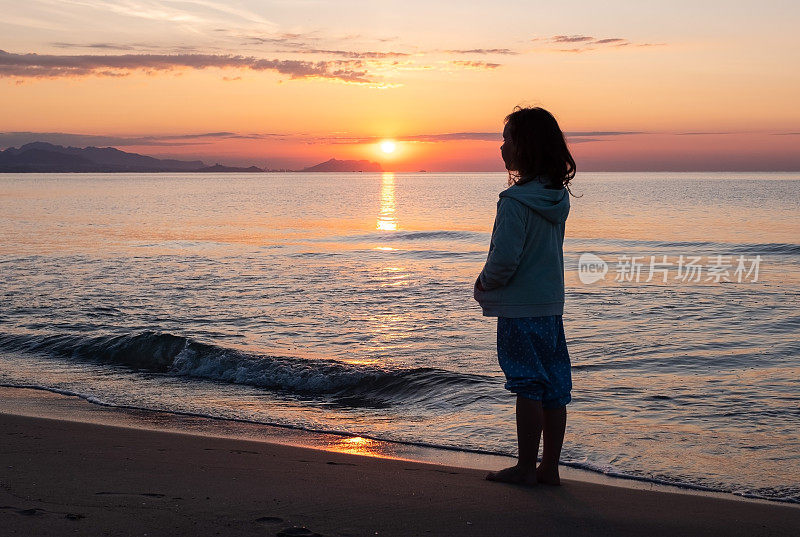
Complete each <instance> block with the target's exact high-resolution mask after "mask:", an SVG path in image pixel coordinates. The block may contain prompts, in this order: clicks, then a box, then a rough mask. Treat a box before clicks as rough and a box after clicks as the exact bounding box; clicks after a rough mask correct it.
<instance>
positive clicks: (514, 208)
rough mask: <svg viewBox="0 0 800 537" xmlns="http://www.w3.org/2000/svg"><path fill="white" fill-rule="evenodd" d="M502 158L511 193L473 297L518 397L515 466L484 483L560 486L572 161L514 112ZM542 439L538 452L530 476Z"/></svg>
mask: <svg viewBox="0 0 800 537" xmlns="http://www.w3.org/2000/svg"><path fill="white" fill-rule="evenodd" d="M500 153H501V155H502V157H503V161H504V162H505V165H506V169H507V170H508V177H509V179H508V183H509V185H510V186H509V188H508V189H506V190H504V191H503V192H501V193H500V201H498V203H497V216H496V218H495V222H494V228H493V229H492V241H491V245H490V247H489V256H488V258H487V260H486V264H485V265H484V267H483V270H482V271H481V273H480V276H478V279H477V280H476V282H475V290H474V297H475V300H477V301H478V303H479V304H480V305H481V308H482V309H483V315H485V316H488V317H497V356H498V360H499V362H500V367H501V368H502V370H503V372H504V373H505V376H506V383H505V387H506V389H507V390H509V391H511V392H513V393H515V394H517V409H516V411H517V442H518V445H519V460H518V462H517V464H516V466H512V467H510V468H506V469H504V470H500V471H498V472H491V473H490V474H489V475H487V476H486V479H488V480H490V481H503V482H508V483H521V484H529V485H533V484H535V483H537V482H538V483H547V484H550V485H559V484H560V479H559V475H558V460H559V457H560V455H561V444H562V442H563V439H564V429H565V427H566V423H567V410H566V405H567V403H569V402H570V400H571V397H570V390H571V389H572V378H571V374H570V361H569V353H568V352H567V344H566V341H565V338H564V326H563V324H562V320H561V316H562V314H563V313H564V254H563V244H564V223H565V222H566V220H567V215H568V214H569V194H571V192H570V190H569V182H570V180H571V179H572V178H573V177H574V176H575V161H574V160H573V158H572V155H571V154H570V152H569V149H568V148H567V144H566V141H565V140H564V134H563V133H562V132H561V129H560V128H559V126H558V123H557V122H556V120H555V118H554V117H553V116H552V115H551V114H550V113H549V112H547V111H546V110H543V109H542V108H520V107H517V108H516V109H515V110H514V112H513V113H511V114H509V115H508V116H507V117H506V118H505V128H504V129H503V145H502V146H501V147H500ZM540 437H543V439H544V442H543V443H544V446H543V452H542V462H541V464H540V465H539V467H538V468H537V467H536V460H537V455H538V453H539V438H540Z"/></svg>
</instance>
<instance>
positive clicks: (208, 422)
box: [0, 385, 800, 506]
mask: <svg viewBox="0 0 800 537" xmlns="http://www.w3.org/2000/svg"><path fill="white" fill-rule="evenodd" d="M0 401H3V407H2V409H0V415H3V414H6V415H16V416H22V417H30V418H43V419H55V420H60V421H68V422H74V423H85V424H94V425H102V426H111V427H122V428H131V429H140V430H146V431H153V432H167V433H174V434H187V435H193V436H200V437H211V438H224V439H232V440H245V441H254V442H261V443H270V444H278V445H283V446H291V447H298V448H304V449H314V450H320V451H326V452H335V453H345V454H353V455H361V456H367V457H374V458H378V459H387V460H402V461H409V462H416V463H423V464H434V465H440V466H447V467H457V468H462V469H465V470H481V471H486V470H489V469H498V468H503V467H506V466H509V465H511V464H513V463H514V460H515V459H514V458H513V457H509V456H503V455H497V454H487V453H480V452H473V451H463V450H458V449H454V448H446V447H437V446H426V445H421V444H414V443H406V442H398V441H387V440H380V439H373V438H369V437H360V436H354V435H347V434H344V433H337V432H319V431H309V430H306V429H302V428H297V427H292V426H290V425H277V424H261V423H255V422H249V421H246V420H237V419H230V418H218V417H211V416H198V415H192V414H185V413H180V412H173V411H169V410H153V409H139V408H132V407H119V406H114V405H108V404H104V403H99V402H93V401H90V400H88V399H86V398H85V397H82V396H79V395H74V394H66V393H61V392H58V391H55V390H51V389H47V388H42V387H11V386H6V385H0ZM560 473H561V476H562V479H566V480H571V481H579V482H583V483H592V484H597V485H604V486H611V487H622V488H628V489H632V490H646V491H658V492H666V493H673V494H684V495H692V496H700V497H708V498H717V499H722V500H731V501H739V502H748V503H759V504H766V505H788V506H798V505H800V504H796V503H794V502H783V501H780V500H771V499H766V498H759V497H751V496H744V495H737V494H733V493H730V492H724V491H717V490H711V489H704V488H700V487H692V486H679V485H673V484H667V483H660V482H656V481H647V480H641V479H636V478H634V477H627V476H619V477H618V476H613V475H607V474H604V473H601V472H599V471H592V470H589V469H584V468H578V467H574V466H569V465H564V464H561V465H560Z"/></svg>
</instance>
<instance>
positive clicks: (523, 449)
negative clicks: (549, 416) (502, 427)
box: [486, 395, 563, 485]
mask: <svg viewBox="0 0 800 537" xmlns="http://www.w3.org/2000/svg"><path fill="white" fill-rule="evenodd" d="M545 424H546V422H545V417H544V411H543V409H542V402H541V401H535V400H533V399H528V398H526V397H522V396H521V395H518V396H517V443H518V445H519V457H518V461H517V464H516V466H511V467H510V468H506V469H504V470H500V471H499V472H490V473H489V474H488V475H487V476H486V479H488V480H489V481H502V482H505V483H519V484H524V485H535V484H536V475H537V470H536V459H537V457H538V455H539V438H540V437H541V436H542V428H543V427H544V426H545ZM561 436H562V438H563V432H562V435H561ZM560 451H561V447H560V445H559V453H560ZM556 472H558V469H556Z"/></svg>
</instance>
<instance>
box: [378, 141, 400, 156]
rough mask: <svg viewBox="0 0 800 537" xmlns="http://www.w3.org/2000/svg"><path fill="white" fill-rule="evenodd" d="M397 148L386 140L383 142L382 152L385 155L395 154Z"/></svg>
mask: <svg viewBox="0 0 800 537" xmlns="http://www.w3.org/2000/svg"><path fill="white" fill-rule="evenodd" d="M396 147H397V146H396V145H395V143H394V142H393V141H391V140H385V141H383V142H381V151H383V152H384V153H394V150H395V148H396Z"/></svg>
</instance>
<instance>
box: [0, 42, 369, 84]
mask: <svg viewBox="0 0 800 537" xmlns="http://www.w3.org/2000/svg"><path fill="white" fill-rule="evenodd" d="M209 67H215V68H220V69H250V70H253V71H275V72H278V73H280V74H283V75H288V76H289V77H290V78H293V79H296V78H324V79H332V80H339V81H343V82H351V83H358V84H374V83H375V81H374V80H372V79H371V78H370V77H369V74H368V73H367V71H365V70H364V69H361V68H360V64H359V63H358V62H352V61H315V62H311V61H301V60H277V59H262V58H256V57H253V56H239V55H230V54H120V55H54V54H33V53H29V54H13V53H10V52H6V51H3V50H0V78H2V77H19V78H57V77H81V76H91V75H94V76H124V75H127V74H129V73H131V72H133V71H172V70H176V69H207V68H209Z"/></svg>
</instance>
